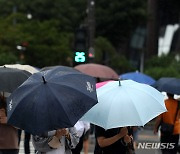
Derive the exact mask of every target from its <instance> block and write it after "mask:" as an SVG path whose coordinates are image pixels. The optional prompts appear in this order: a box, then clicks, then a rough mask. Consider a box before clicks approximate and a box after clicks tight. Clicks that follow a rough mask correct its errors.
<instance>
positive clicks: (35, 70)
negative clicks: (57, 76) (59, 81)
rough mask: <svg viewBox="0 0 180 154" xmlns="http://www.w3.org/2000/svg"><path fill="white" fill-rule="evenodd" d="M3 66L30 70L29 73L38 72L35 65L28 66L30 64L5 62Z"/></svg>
mask: <svg viewBox="0 0 180 154" xmlns="http://www.w3.org/2000/svg"><path fill="white" fill-rule="evenodd" d="M4 67H7V68H17V69H20V70H25V71H28V72H30V73H31V74H33V73H36V72H38V70H37V69H36V68H35V67H33V66H30V65H21V64H6V65H4Z"/></svg>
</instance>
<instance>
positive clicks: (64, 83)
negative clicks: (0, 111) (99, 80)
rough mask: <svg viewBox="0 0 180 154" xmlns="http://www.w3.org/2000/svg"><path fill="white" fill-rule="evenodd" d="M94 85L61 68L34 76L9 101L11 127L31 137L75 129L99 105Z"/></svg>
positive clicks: (80, 76)
mask: <svg viewBox="0 0 180 154" xmlns="http://www.w3.org/2000/svg"><path fill="white" fill-rule="evenodd" d="M95 84H96V82H95V79H94V78H93V77H91V76H88V75H85V74H83V73H80V72H78V71H67V70H65V71H62V68H59V67H56V68H54V69H51V70H47V71H42V72H38V73H35V74H33V75H32V76H31V77H30V78H29V79H28V80H26V81H25V82H24V83H23V84H22V85H21V86H20V87H19V88H18V89H16V90H15V91H14V92H13V93H12V94H11V96H10V97H9V98H8V105H7V110H8V123H9V124H11V125H14V126H16V127H18V128H21V129H24V130H26V131H27V132H29V133H32V134H41V133H43V132H46V131H50V130H55V129H59V128H68V127H72V126H74V124H75V123H76V122H77V121H78V120H79V119H80V118H81V117H82V116H83V115H84V114H85V113H86V112H87V111H88V110H89V109H90V108H91V107H93V106H94V105H95V104H96V103H97V95H96V86H95Z"/></svg>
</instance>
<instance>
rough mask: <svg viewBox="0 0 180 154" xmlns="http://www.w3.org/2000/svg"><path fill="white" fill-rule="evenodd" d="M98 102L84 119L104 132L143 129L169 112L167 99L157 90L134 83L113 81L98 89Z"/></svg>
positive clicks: (130, 81)
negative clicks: (112, 129) (121, 129)
mask: <svg viewBox="0 0 180 154" xmlns="http://www.w3.org/2000/svg"><path fill="white" fill-rule="evenodd" d="M97 97H98V101H99V103H98V104H96V105H95V106H94V107H92V108H91V109H90V110H89V111H88V112H87V113H86V114H85V115H84V116H83V117H82V118H81V120H83V121H88V122H91V123H93V124H95V125H98V126H101V127H103V128H105V129H110V128H116V127H124V126H144V125H145V124H146V123H147V122H149V121H150V120H152V119H153V118H155V117H156V116H158V115H159V114H161V113H163V112H165V111H166V107H165V104H164V96H163V95H162V94H161V93H160V92H159V91H158V90H156V89H155V88H153V87H151V86H149V85H146V84H141V83H138V82H135V81H132V80H124V81H120V85H119V81H110V82H108V83H105V84H104V85H103V86H101V87H100V88H98V89H97Z"/></svg>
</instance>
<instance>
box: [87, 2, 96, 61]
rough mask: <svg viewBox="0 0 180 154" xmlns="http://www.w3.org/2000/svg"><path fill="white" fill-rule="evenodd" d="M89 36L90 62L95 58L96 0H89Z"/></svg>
mask: <svg viewBox="0 0 180 154" xmlns="http://www.w3.org/2000/svg"><path fill="white" fill-rule="evenodd" d="M87 16H88V37H89V41H88V42H89V43H88V44H89V45H88V46H89V54H91V55H92V57H89V60H90V62H92V61H93V58H94V37H95V0H88V13H87Z"/></svg>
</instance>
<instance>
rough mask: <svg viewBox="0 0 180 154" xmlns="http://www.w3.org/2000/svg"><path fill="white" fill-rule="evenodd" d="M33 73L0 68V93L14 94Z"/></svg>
mask: <svg viewBox="0 0 180 154" xmlns="http://www.w3.org/2000/svg"><path fill="white" fill-rule="evenodd" d="M30 76H31V73H29V72H28V71H25V70H20V69H16V68H6V67H0V91H5V92H9V93H12V92H13V91H14V90H15V89H16V88H17V87H19V86H20V85H21V84H22V83H23V82H24V81H25V80H27V79H28V78H29V77H30Z"/></svg>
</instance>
